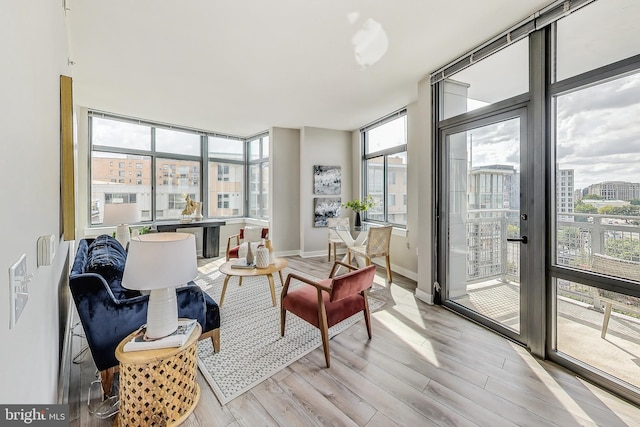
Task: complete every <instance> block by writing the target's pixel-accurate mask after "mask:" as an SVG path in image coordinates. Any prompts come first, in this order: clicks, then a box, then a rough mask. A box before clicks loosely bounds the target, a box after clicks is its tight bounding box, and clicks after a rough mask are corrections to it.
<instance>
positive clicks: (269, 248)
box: [264, 239, 276, 264]
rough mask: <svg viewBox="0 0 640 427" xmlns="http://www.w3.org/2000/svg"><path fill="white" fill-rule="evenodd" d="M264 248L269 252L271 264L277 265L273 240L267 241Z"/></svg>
mask: <svg viewBox="0 0 640 427" xmlns="http://www.w3.org/2000/svg"><path fill="white" fill-rule="evenodd" d="M264 247H265V248H267V249H268V250H269V264H275V263H276V252H275V251H274V250H273V245H272V244H271V240H269V239H265V241H264Z"/></svg>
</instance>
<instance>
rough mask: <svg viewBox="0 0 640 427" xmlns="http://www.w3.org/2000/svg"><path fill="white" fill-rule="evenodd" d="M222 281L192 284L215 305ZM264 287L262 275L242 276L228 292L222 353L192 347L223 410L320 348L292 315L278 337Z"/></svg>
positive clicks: (374, 304) (374, 302) (218, 277)
mask: <svg viewBox="0 0 640 427" xmlns="http://www.w3.org/2000/svg"><path fill="white" fill-rule="evenodd" d="M282 273H283V274H284V276H285V277H286V276H287V274H288V273H296V274H299V275H301V276H304V277H307V278H309V279H311V280H318V278H317V277H313V276H311V275H309V274H307V273H305V272H302V271H299V270H294V269H291V268H285V269H284V270H283V271H282ZM224 279H225V277H224V275H223V274H218V272H217V271H214V272H211V273H209V274H206V275H205V274H202V275H200V276H199V277H198V278H197V279H196V280H195V282H196V283H197V284H198V285H199V286H200V287H201V288H202V289H204V290H205V291H206V292H209V293H210V295H211V297H212V298H215V299H216V301H219V300H220V294H221V289H222V284H223V281H224ZM264 282H265V278H264V277H262V276H254V277H245V278H244V282H243V285H242V286H229V287H228V290H227V293H226V296H225V301H224V328H222V330H221V335H222V337H221V338H222V339H224V343H225V351H221V352H220V353H213V351H211V346H207V345H204V344H203V343H201V344H200V345H199V346H198V365H199V366H200V373H201V374H202V375H203V377H204V379H206V380H207V383H208V384H209V385H210V386H211V388H212V389H213V391H214V393H215V395H216V397H217V398H218V400H219V401H220V403H221V404H223V405H224V404H226V403H228V402H229V401H231V400H232V399H234V398H236V397H238V396H240V395H241V394H243V393H244V392H246V391H247V390H250V389H251V388H253V387H254V386H256V385H258V384H260V383H262V382H263V381H264V380H265V379H267V378H269V377H271V376H272V375H274V374H275V373H277V372H280V371H281V370H282V369H285V368H286V367H287V366H289V365H291V364H292V363H293V362H295V361H296V360H298V359H300V358H301V357H304V356H305V355H307V354H309V353H310V352H312V351H313V350H315V349H317V348H318V347H319V346H321V345H322V340H321V338H320V334H319V333H317V331H318V330H317V329H316V328H315V327H314V326H312V325H311V324H309V323H307V322H305V321H304V320H302V319H301V318H299V317H297V316H289V317H288V318H287V333H286V335H285V336H284V337H281V336H280V309H279V308H278V307H274V306H273V305H272V304H271V296H270V295H269V292H265V291H264ZM276 282H277V284H278V288H277V291H278V294H279V292H280V291H281V290H282V287H281V286H280V281H279V280H276ZM298 286H304V285H303V284H302V283H299V282H295V283H292V284H291V286H290V289H291V290H294V289H296V287H298ZM374 286H375V287H377V290H379V291H380V292H386V290H385V289H383V288H382V287H380V286H378V285H375V284H374ZM374 293H375V292H374ZM383 306H384V299H378V298H376V297H375V295H374V296H370V297H369V309H370V310H371V311H372V312H374V311H376V310H377V309H380V308H381V307H383ZM362 319H363V317H362V315H356V316H352V317H350V318H348V319H346V320H344V321H343V322H340V323H339V324H337V325H336V326H334V327H332V328H329V336H330V337H333V336H335V335H337V334H339V333H341V332H343V331H345V330H346V329H347V328H349V327H350V326H352V325H354V324H356V323H357V322H358V321H362ZM248 325H259V327H248Z"/></svg>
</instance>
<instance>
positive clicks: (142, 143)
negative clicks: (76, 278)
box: [89, 111, 269, 226]
mask: <svg viewBox="0 0 640 427" xmlns="http://www.w3.org/2000/svg"><path fill="white" fill-rule="evenodd" d="M89 136H90V144H91V173H90V176H91V188H90V191H91V195H90V215H91V218H90V224H91V225H94V226H97V225H116V223H115V222H114V221H116V219H117V220H119V217H122V214H123V212H124V211H122V209H120V210H119V213H120V215H119V216H117V215H114V212H118V211H116V210H114V209H110V208H109V207H107V205H116V204H127V205H128V206H130V207H133V208H135V211H136V212H135V215H133V214H132V213H131V212H129V213H128V217H129V218H132V219H130V220H129V221H126V222H128V223H135V222H138V221H142V222H145V221H156V220H157V221H161V220H171V219H179V218H181V217H182V212H183V210H184V208H185V206H186V203H187V201H186V199H187V197H188V198H190V199H191V200H194V201H197V202H202V203H203V206H202V213H203V214H204V215H206V216H208V217H211V218H228V217H241V216H244V215H245V206H246V198H245V195H246V194H247V193H246V189H245V183H247V182H248V181H249V182H254V181H252V180H250V179H247V175H248V173H249V172H250V173H252V174H255V182H254V183H255V184H256V185H257V187H256V188H257V189H258V190H259V191H258V193H257V194H258V198H254V199H253V200H254V201H255V203H257V204H258V206H259V209H258V214H257V215H255V216H258V217H260V218H267V216H268V210H267V207H268V196H269V195H268V191H267V189H268V176H269V175H268V149H269V147H268V137H267V136H260V137H258V138H253V139H252V142H250V143H249V144H250V145H251V144H254V145H255V146H256V147H257V150H258V151H257V156H256V157H255V158H254V159H252V160H247V154H246V151H247V150H246V149H245V145H246V144H247V140H246V139H244V138H240V137H235V136H229V135H221V134H217V133H207V132H203V131H199V130H195V129H188V128H181V127H177V126H168V125H164V124H156V123H153V122H146V121H141V120H136V119H130V118H127V117H121V116H116V115H111V114H106V113H100V112H95V111H91V112H89ZM256 144H257V145H256ZM255 153H256V151H255V150H254V154H255ZM265 153H266V154H265ZM247 163H249V164H251V165H252V166H255V165H257V166H258V173H257V174H256V171H255V170H251V171H249V169H248V168H247V167H246V165H247ZM250 188H254V187H250ZM123 207H124V206H123ZM105 213H106V215H105ZM112 218H113V220H112ZM134 218H135V219H134Z"/></svg>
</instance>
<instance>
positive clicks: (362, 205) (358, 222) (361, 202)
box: [342, 194, 375, 227]
mask: <svg viewBox="0 0 640 427" xmlns="http://www.w3.org/2000/svg"><path fill="white" fill-rule="evenodd" d="M342 206H344V207H345V208H349V209H351V210H352V211H354V212H355V214H356V218H355V221H354V222H353V226H354V227H360V226H362V218H361V217H360V212H366V211H368V210H369V209H371V208H372V207H374V206H375V200H374V199H373V196H371V194H367V195H366V197H365V198H364V199H354V200H351V201H348V202H346V203H343V204H342Z"/></svg>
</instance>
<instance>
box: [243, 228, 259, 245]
mask: <svg viewBox="0 0 640 427" xmlns="http://www.w3.org/2000/svg"><path fill="white" fill-rule="evenodd" d="M261 240H262V227H252V226H247V227H245V228H244V241H245V242H259V241H261Z"/></svg>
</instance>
